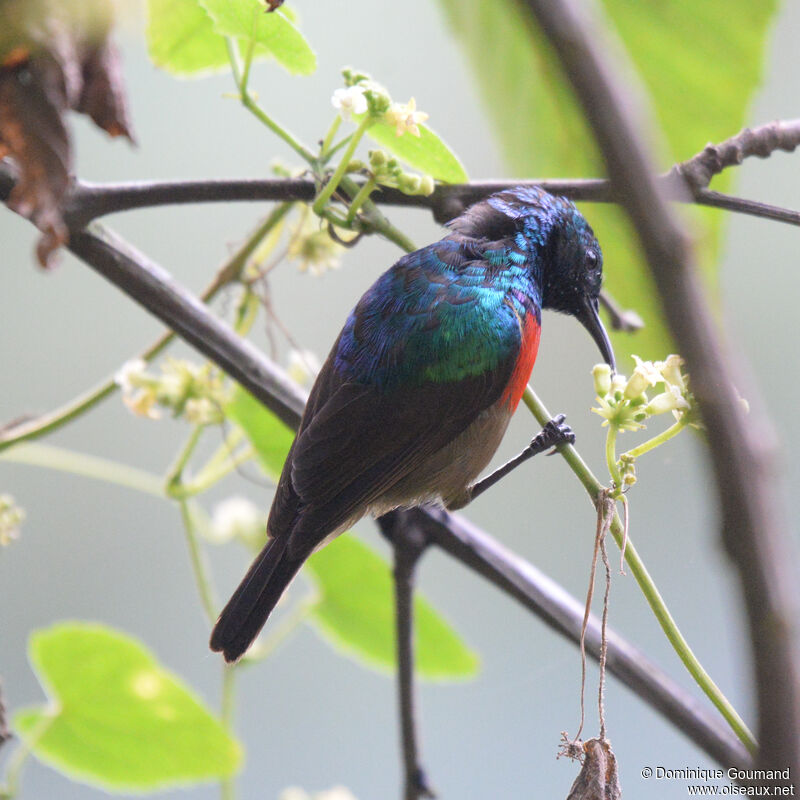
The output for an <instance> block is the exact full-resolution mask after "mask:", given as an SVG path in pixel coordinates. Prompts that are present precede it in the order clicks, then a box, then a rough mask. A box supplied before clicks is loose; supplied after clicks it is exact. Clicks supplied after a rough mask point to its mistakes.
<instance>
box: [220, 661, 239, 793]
mask: <svg viewBox="0 0 800 800" xmlns="http://www.w3.org/2000/svg"><path fill="white" fill-rule="evenodd" d="M236 670H237V667H236V665H235V664H223V666H222V702H221V708H220V719H221V720H222V724H223V725H224V726H225V727H226V728H227V729H228V731H232V730H233V714H234V711H235V709H236ZM235 796H236V781H235V779H234V778H225V779H224V780H222V781H221V782H220V798H221V800H233V798H234V797H235Z"/></svg>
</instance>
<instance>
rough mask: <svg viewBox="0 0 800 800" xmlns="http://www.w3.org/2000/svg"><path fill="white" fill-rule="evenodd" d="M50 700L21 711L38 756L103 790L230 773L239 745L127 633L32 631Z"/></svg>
mask: <svg viewBox="0 0 800 800" xmlns="http://www.w3.org/2000/svg"><path fill="white" fill-rule="evenodd" d="M29 652H30V661H31V665H32V666H33V669H34V670H35V672H36V674H37V676H38V678H39V681H40V683H41V684H42V686H43V688H44V689H45V691H46V692H47V694H48V697H49V699H50V703H49V704H48V706H46V707H43V708H34V709H28V710H23V711H20V712H18V713H17V714H16V715H15V717H14V721H13V725H14V729H15V731H16V733H17V734H19V736H20V737H21V738H22V739H23V740H24V741H25V743H26V745H27V746H28V747H29V748H30V749H31V751H32V752H33V753H34V755H36V757H37V758H39V759H40V760H41V761H43V762H45V763H46V764H49V765H50V766H52V767H54V768H56V769H57V770H59V771H60V772H63V773H64V774H66V775H68V776H69V777H70V778H72V779H74V780H78V781H83V782H85V783H90V784H93V785H95V786H100V787H101V788H103V789H106V790H109V791H121V790H128V791H153V790H156V789H162V788H164V787H167V786H175V785H185V784H189V783H198V782H202V781H209V780H215V779H221V778H227V777H229V776H230V775H232V774H233V773H234V772H236V770H237V769H238V767H239V764H240V762H241V757H242V754H241V748H240V746H239V744H238V743H237V742H236V740H235V739H233V737H232V736H231V735H230V733H229V732H228V731H227V730H226V729H225V728H224V727H223V725H222V724H221V723H220V722H219V720H218V719H216V717H214V716H213V715H212V714H211V712H210V711H208V709H207V708H206V707H205V706H204V705H203V704H202V703H201V702H200V700H198V699H197V698H196V697H195V696H194V695H193V694H192V693H191V692H190V691H189V689H188V688H187V687H186V686H185V685H184V684H183V683H182V682H181V680H180V679H179V678H178V677H177V676H175V675H173V674H172V673H170V672H169V671H167V670H166V669H164V667H162V666H161V665H160V664H159V663H158V661H157V660H156V659H155V657H154V656H153V655H152V654H151V653H150V652H149V651H148V650H147V649H146V648H145V647H144V646H143V645H142V644H140V643H139V642H137V641H136V640H135V639H133V638H131V637H130V636H126V635H125V634H122V633H119V632H117V631H114V630H112V629H110V628H107V627H104V626H102V625H94V624H88V623H83V622H70V623H62V624H59V625H56V626H54V627H52V628H49V629H47V630H42V631H38V632H36V633H34V634H33V636H32V637H31V640H30V646H29Z"/></svg>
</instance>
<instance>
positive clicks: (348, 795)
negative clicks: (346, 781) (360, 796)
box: [314, 786, 356, 800]
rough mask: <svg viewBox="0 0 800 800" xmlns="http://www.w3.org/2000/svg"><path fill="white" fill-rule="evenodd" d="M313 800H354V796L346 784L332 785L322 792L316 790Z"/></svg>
mask: <svg viewBox="0 0 800 800" xmlns="http://www.w3.org/2000/svg"><path fill="white" fill-rule="evenodd" d="M314 800H356V796H355V795H354V794H353V793H352V792H351V791H350V790H349V789H348V788H347V787H346V786H334V787H333V788H332V789H328V790H326V791H324V792H317V793H316V794H315V795H314Z"/></svg>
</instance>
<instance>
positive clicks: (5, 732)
mask: <svg viewBox="0 0 800 800" xmlns="http://www.w3.org/2000/svg"><path fill="white" fill-rule="evenodd" d="M10 738H11V731H9V729H8V724H7V722H6V707H5V703H4V702H3V683H2V681H0V747H2V746H3V745H4V744H5V743H6V742H7V741H8V740H9V739H10Z"/></svg>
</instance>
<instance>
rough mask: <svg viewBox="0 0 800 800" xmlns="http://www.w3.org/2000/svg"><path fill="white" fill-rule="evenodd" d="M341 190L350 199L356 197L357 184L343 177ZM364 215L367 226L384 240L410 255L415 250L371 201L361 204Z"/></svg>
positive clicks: (414, 246) (407, 239)
mask: <svg viewBox="0 0 800 800" xmlns="http://www.w3.org/2000/svg"><path fill="white" fill-rule="evenodd" d="M341 186H342V189H344V190H345V191H346V192H347V194H348V195H350V197H356V196H357V195H358V184H357V183H356V182H355V181H354V180H353V179H352V178H348V177H345V178H343V179H342V181H341ZM363 209H364V213H365V214H366V216H367V219H368V222H369V224H370V225H371V226H372V228H373V230H375V231H377V232H378V233H380V234H381V236H383V237H384V238H385V239H388V240H389V241H390V242H394V244H396V245H397V246H398V247H400V248H402V249H403V250H405V251H406V252H407V253H410V252H411V251H412V250H416V249H417V247H416V245H415V244H414V242H412V241H411V239H409V238H408V237H407V236H406V235H405V234H404V233H403V232H402V231H401V230H398V229H397V228H395V226H394V225H392V223H391V222H389V220H388V219H386V217H385V216H384V215H383V214H382V213H381V211H380V210H379V209H378V207H377V206H376V205H375V203H373V202H372V200H369V199H368V200H365V201H364V203H363Z"/></svg>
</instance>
